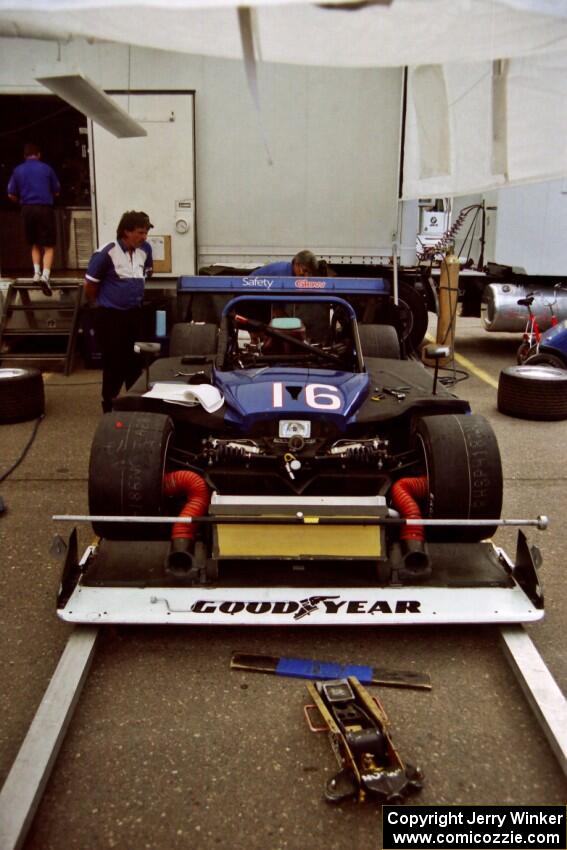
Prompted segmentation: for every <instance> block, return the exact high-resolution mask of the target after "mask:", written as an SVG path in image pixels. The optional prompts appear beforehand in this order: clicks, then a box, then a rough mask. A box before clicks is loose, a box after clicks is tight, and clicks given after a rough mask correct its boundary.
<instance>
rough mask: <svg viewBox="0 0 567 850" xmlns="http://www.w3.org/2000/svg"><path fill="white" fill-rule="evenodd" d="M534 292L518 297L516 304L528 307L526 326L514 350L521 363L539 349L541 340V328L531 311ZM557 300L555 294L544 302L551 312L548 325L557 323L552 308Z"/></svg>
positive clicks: (558, 285)
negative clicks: (550, 299)
mask: <svg viewBox="0 0 567 850" xmlns="http://www.w3.org/2000/svg"><path fill="white" fill-rule="evenodd" d="M560 286H561V284H556V287H555V288H556V289H557V288H559V287H560ZM536 294H537V293H535V292H530V294H529V295H526V297H525V298H520V299H519V301H518V304H520V306H522V307H527V308H528V321H527V323H526V327H525V329H524V333H523V336H522V342H521V343H520V345H519V347H518V351H517V352H516V360H517V361H518V363H519V364H520V366H521V365H522V363H525V362H526V360H527V358H528V357H531V356H532V355H534V354H537V353H538V351H539V343H540V340H541V328H540V326H539V324H538V321H537V318H536V316H535V314H534V313H533V312H532V304H533V303H534V301H535V297H536ZM556 302H557V295H556V296H555V298H554V300H553V301H551V302H547V301H546V302H545V306H546V307H548V308H549V311H550V313H551V322H550V327H554V326H555V325H557V323H558V319H557V316H556V315H555V310H554V309H553V307H554V304H555V303H556Z"/></svg>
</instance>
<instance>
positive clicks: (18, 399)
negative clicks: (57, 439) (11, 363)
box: [0, 369, 45, 425]
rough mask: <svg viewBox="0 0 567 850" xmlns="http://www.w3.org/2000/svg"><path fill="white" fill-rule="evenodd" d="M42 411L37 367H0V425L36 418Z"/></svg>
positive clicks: (41, 389) (41, 382)
mask: <svg viewBox="0 0 567 850" xmlns="http://www.w3.org/2000/svg"><path fill="white" fill-rule="evenodd" d="M44 412H45V395H44V391H43V376H42V374H41V372H40V371H39V369H0V425H8V424H10V423H12V422H26V421H27V420H28V419H38V418H39V417H40V416H42V415H43V413H44Z"/></svg>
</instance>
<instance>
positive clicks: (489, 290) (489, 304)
mask: <svg viewBox="0 0 567 850" xmlns="http://www.w3.org/2000/svg"><path fill="white" fill-rule="evenodd" d="M527 295H533V296H534V302H533V304H532V313H533V314H534V316H535V317H536V319H537V323H538V325H539V328H540V330H542V331H544V330H546V329H547V328H549V327H550V326H551V317H552V315H554V316H556V317H557V319H558V320H559V321H561V320H562V319H567V290H564V289H553V288H550V289H547V290H545V289H543V290H541V289H540V290H531V289H528V288H527V287H525V286H518V285H517V284H515V283H489V284H488V285H487V286H486V287H485V288H484V292H483V294H482V304H481V312H480V315H481V322H482V326H483V327H484V329H485V330H486V331H509V332H512V333H513V332H522V331H523V330H524V328H525V326H526V322H527V321H528V315H529V314H528V308H527V307H525V306H522V305H520V304H518V301H519V300H520V298H525V297H526V296H527Z"/></svg>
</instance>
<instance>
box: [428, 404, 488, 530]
mask: <svg viewBox="0 0 567 850" xmlns="http://www.w3.org/2000/svg"><path fill="white" fill-rule="evenodd" d="M416 437H417V440H418V443H419V444H420V445H421V447H422V451H423V458H424V461H425V468H426V474H427V481H428V503H427V507H426V510H425V512H424V517H430V518H431V519H499V518H500V513H501V511H502V464H501V460H500V451H499V449H498V443H497V442H496V436H495V434H494V431H493V430H492V428H491V426H490V424H489V423H488V422H487V420H486V419H485V418H484V417H483V416H477V415H474V416H471V415H467V414H453V415H439V416H425V417H423V418H422V419H419V420H418V421H417V425H416ZM496 528H497V526H447V527H443V526H429V527H428V528H426V537H427V539H428V540H440V541H441V540H442V541H463V542H469V543H474V542H477V541H478V540H483V539H484V538H485V537H490V536H491V535H492V534H494V532H495V531H496Z"/></svg>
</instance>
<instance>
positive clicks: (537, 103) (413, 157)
mask: <svg viewBox="0 0 567 850" xmlns="http://www.w3.org/2000/svg"><path fill="white" fill-rule="evenodd" d="M247 8H248V9H249V10H250V12H249V13H248V12H247V13H246V18H245V19H244V20H245V21H246V22H247V26H248V35H249V36H250V37H249V39H248V45H250V44H252V43H253V45H254V47H253V50H254V57H252V56H251V55H250V50H251V48H250V46H248V48H246V51H247V55H245V57H244V58H246V60H247V63H248V65H249V66H252V67H253V60H255V61H259V60H261V61H264V62H286V63H296V64H302V65H325V66H333V67H344V68H349V67H375V66H397V67H402V66H407V67H408V68H409V74H408V111H407V124H406V141H405V156H404V190H403V193H404V197H408V198H411V197H430V196H442V195H452V194H454V195H456V194H466V193H470V192H478V191H482V190H484V189H488V188H494V187H498V186H503V185H507V184H511V183H518V182H523V181H529V180H538V181H539V180H546V179H552V178H556V177H562V176H567V97H566V95H567V73H566V71H567V3H566V2H564V0H391V2H388V0H369V2H366V3H356V2H354V3H352V4H350V7H349V3H348V2H343V3H340V4H338V5H337V6H335V7H333V4H332V3H327V2H325V3H324V4H321V5H314V4H310V3H305V2H304V0H283V2H282V0H280V2H271V1H270V0H250V2H248V3H247ZM242 20H243V17H242V13H241V15H240V25H239V15H238V12H237V4H236V3H235V2H234V0H232V2H231V0H224V2H216V0H208V2H206V0H200V2H199V0H166V2H160V0H147V2H140V0H104V1H103V2H101V0H99V2H93V0H0V36H4V37H6V36H12V37H25V38H40V39H51V40H57V41H60V42H64V41H68V40H70V39H73V38H77V37H85V38H89V39H96V40H102V41H115V42H123V43H129V44H134V45H138V46H142V47H151V48H158V49H162V50H174V51H178V52H184V53H191V54H201V55H210V56H221V57H226V58H233V59H238V58H242V57H243V44H244V45H245V46H246V44H247V39H246V37H245V32H244V31H243V28H242Z"/></svg>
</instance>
